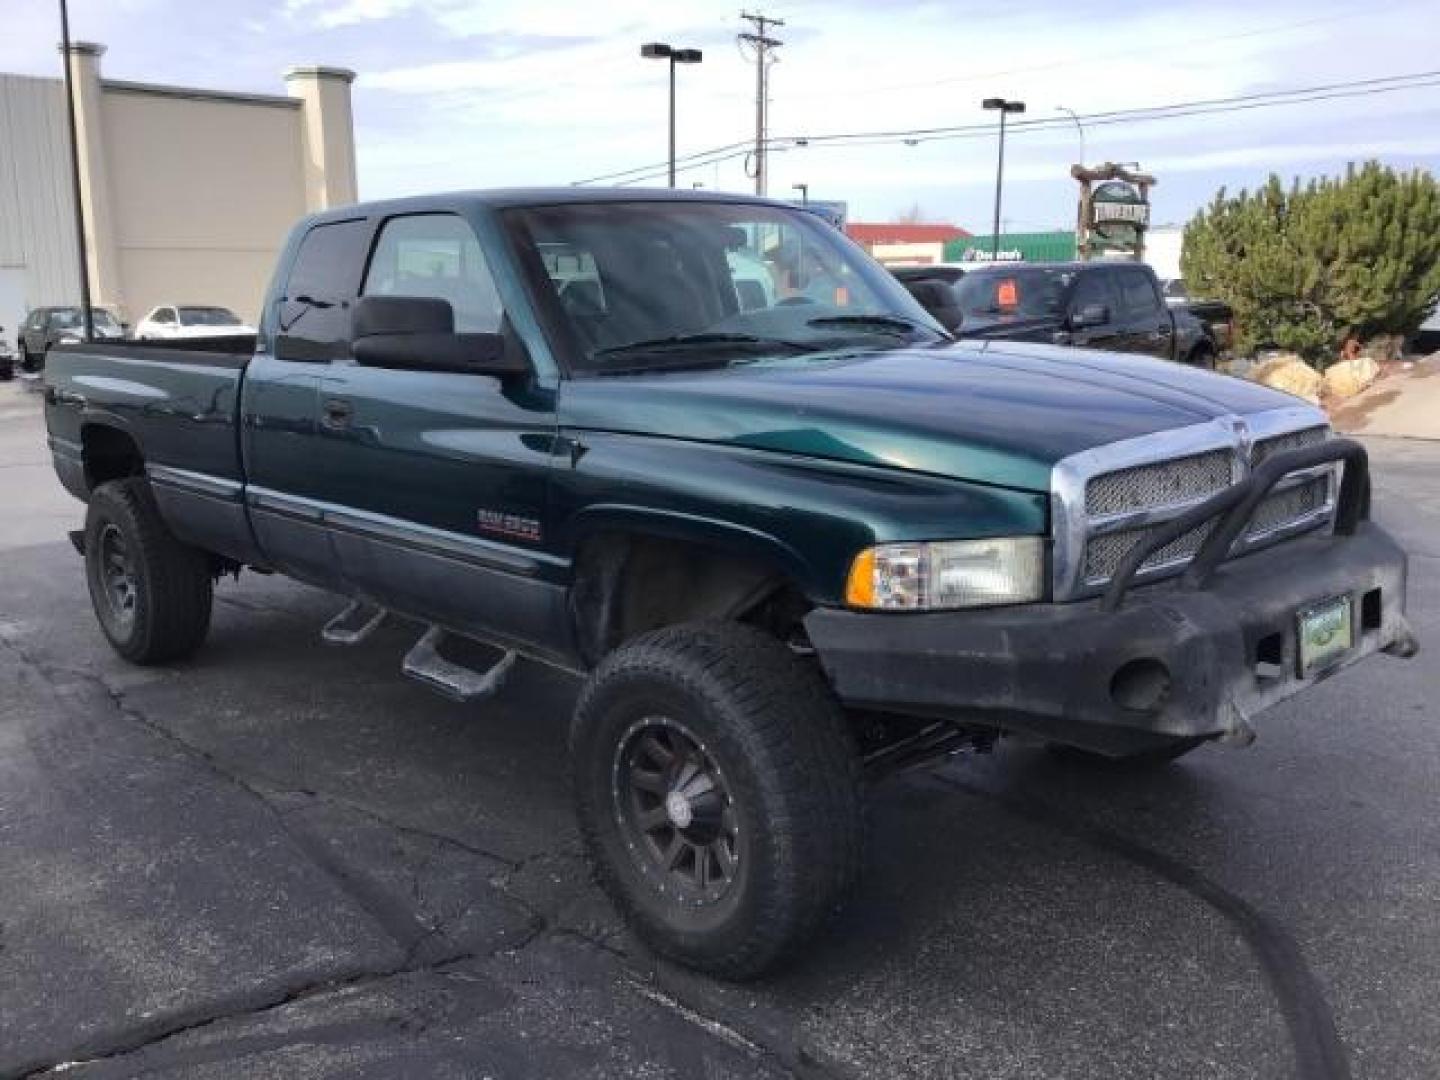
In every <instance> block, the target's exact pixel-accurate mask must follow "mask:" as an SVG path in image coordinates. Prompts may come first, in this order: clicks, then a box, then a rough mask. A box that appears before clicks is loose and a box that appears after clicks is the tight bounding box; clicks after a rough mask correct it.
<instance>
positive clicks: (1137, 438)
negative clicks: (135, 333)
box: [45, 189, 1414, 976]
mask: <svg viewBox="0 0 1440 1080" xmlns="http://www.w3.org/2000/svg"><path fill="white" fill-rule="evenodd" d="M965 280H967V281H968V280H970V278H969V277H967V278H966V279H965ZM252 345H253V348H251V349H249V350H248V351H240V350H244V349H247V347H249V346H252ZM45 394H46V417H47V422H48V426H49V432H50V445H51V448H52V452H53V456H54V461H55V466H56V469H57V471H58V473H59V475H60V478H61V480H62V481H63V483H64V484H65V485H66V487H67V488H68V489H69V490H70V491H71V492H73V493H74V494H75V495H76V496H77V497H78V498H79V499H82V500H84V501H85V502H86V503H87V504H88V505H87V510H86V515H85V526H84V529H83V531H81V532H77V533H76V534H75V537H74V539H75V542H76V544H77V546H78V547H79V548H80V550H81V551H82V553H83V555H84V562H85V575H86V580H87V583H88V586H89V591H90V595H91V599H92V602H93V605H94V609H95V613H96V616H97V618H98V621H99V624H100V628H101V630H102V631H103V632H104V634H105V635H106V636H107V637H108V639H109V640H110V642H111V643H112V644H113V646H114V647H115V649H116V650H118V651H119V653H120V654H121V655H122V656H125V657H127V658H128V659H130V660H132V661H134V662H136V663H141V664H155V663H162V662H165V661H168V660H174V659H176V658H178V657H182V656H185V655H186V654H188V653H191V652H193V651H194V650H195V649H197V648H199V647H200V645H201V644H202V642H203V640H204V638H205V636H206V631H207V627H208V624H209V620H210V605H211V594H212V588H213V585H214V582H215V580H216V579H217V578H218V577H219V576H220V575H223V574H226V573H231V572H238V571H239V570H240V569H241V568H243V567H253V568H257V569H260V570H265V571H274V572H279V573H282V574H286V575H289V576H291V577H294V578H297V579H299V580H301V581H305V582H309V583H311V584H313V585H316V586H319V587H320V588H322V589H327V590H332V591H334V592H335V593H337V594H341V595H343V596H344V597H346V598H347V599H348V601H349V603H348V606H347V607H345V608H344V610H343V611H341V612H340V613H339V614H338V615H337V617H336V618H335V619H334V620H333V621H332V622H331V623H330V624H329V625H327V626H326V627H325V628H324V629H323V631H322V634H323V637H324V640H325V641H327V642H330V643H332V644H335V645H346V644H353V643H355V642H357V641H361V640H363V639H365V637H366V636H367V635H368V634H369V633H370V631H371V630H373V629H374V627H375V626H376V625H377V624H378V623H379V622H380V620H382V619H384V618H386V617H387V616H390V615H391V614H392V613H393V615H394V616H399V617H405V618H407V619H411V620H414V621H416V622H417V623H418V624H419V625H418V627H417V637H418V640H417V641H416V643H415V646H414V648H412V649H411V650H410V652H409V653H408V654H407V655H406V656H405V657H404V659H403V660H402V661H401V663H402V667H403V670H404V671H405V672H406V673H407V674H409V675H412V676H414V677H415V678H417V679H419V680H421V681H422V682H424V683H425V684H426V685H427V686H430V687H432V688H434V689H437V690H440V691H442V692H444V693H446V694H448V695H450V696H452V697H454V698H456V699H458V700H462V701H474V700H478V699H481V698H483V697H485V696H487V695H490V694H494V693H496V692H499V690H500V689H501V686H502V683H503V681H504V678H505V675H506V673H507V672H509V671H510V670H511V668H512V667H513V665H514V664H515V663H516V662H517V658H518V657H525V658H528V659H530V660H533V661H538V662H542V663H545V664H549V665H553V666H555V667H558V668H562V669H565V670H567V671H571V672H574V673H577V674H580V675H582V676H583V677H584V679H585V686H584V689H583V692H582V694H581V696H580V700H579V703H578V706H577V708H576V710H575V714H574V717H573V720H572V726H571V734H570V761H571V773H572V777H573V787H574V794H575V804H576V810H577V814H578V817H579V822H580V827H581V832H582V835H583V836H584V838H585V841H586V843H587V845H588V847H589V850H590V853H591V855H592V857H593V860H594V863H595V866H596V868H597V871H598V875H599V878H600V880H601V881H602V883H603V884H604V886H605V887H606V888H607V890H608V891H609V892H610V894H611V895H612V896H613V897H614V899H615V901H616V903H617V904H618V906H619V907H620V908H621V909H622V910H623V911H624V912H625V913H626V915H627V916H628V917H629V918H630V920H631V921H632V923H633V924H634V925H635V927H636V929H637V930H638V932H639V933H640V934H641V935H642V936H643V937H644V938H645V939H646V940H647V941H649V942H650V943H651V944H652V945H653V946H655V947H656V948H657V949H659V950H661V951H662V952H664V953H666V954H668V955H670V956H673V957H677V958H679V959H681V960H682V961H684V962H686V963H689V964H692V965H695V966H697V967H700V968H704V969H706V970H710V971H715V972H719V973H722V974H726V975H730V976H747V975H754V974H756V973H758V972H760V971H762V970H764V969H766V968H767V967H769V966H771V965H773V964H774V963H775V962H777V961H778V960H779V959H781V958H782V957H784V956H785V955H786V954H788V953H790V952H792V951H793V950H794V949H795V948H796V947H797V946H798V945H799V944H800V943H801V942H803V941H804V940H805V939H806V936H807V935H808V934H809V933H810V932H811V931H813V930H814V929H815V928H816V926H817V925H819V923H820V922H821V921H822V920H823V919H824V917H825V916H826V915H827V914H829V913H830V912H831V911H832V910H833V909H834V908H835V906H836V904H837V902H838V901H839V900H840V899H841V898H842V897H843V896H844V894H845V893H846V890H847V888H848V886H849V885H850V884H851V882H852V881H853V880H854V879H855V877H856V874H857V872H858V870H859V867H860V863H861V854H862V852H861V849H862V843H861V838H862V834H863V829H862V805H863V798H862V796H863V792H864V790H865V785H866V782H867V780H868V779H870V778H873V777H876V776H880V775H883V774H884V773H886V772H888V771H891V770H894V769H897V768H901V767H904V766H907V765H910V764H912V763H918V762H924V761H927V760H930V759H932V758H935V757H939V756H944V755H947V754H951V753H954V752H957V751H960V750H963V749H985V748H988V747H990V746H991V745H993V743H994V742H995V740H996V739H997V738H998V737H1001V736H1011V735H1016V736H1024V737H1027V738H1031V739H1036V740H1040V741H1043V742H1046V743H1050V744H1056V745H1058V746H1062V747H1067V748H1071V749H1072V750H1078V751H1080V752H1083V753H1087V754H1090V755H1094V756H1096V757H1104V758H1108V759H1121V760H1127V761H1129V762H1131V763H1147V762H1151V763H1153V762H1157V761H1162V760H1168V759H1171V758H1175V757H1177V756H1179V755H1181V754H1183V753H1185V752H1187V751H1189V750H1191V749H1193V748H1195V747H1196V746H1199V745H1200V744H1202V743H1204V742H1206V741H1209V740H1213V739H1229V740H1231V741H1237V740H1238V741H1242V742H1243V741H1245V740H1247V739H1248V738H1250V737H1251V735H1252V721H1253V720H1254V718H1255V716H1256V715H1257V714H1258V713H1260V712H1261V711H1262V710H1263V709H1265V708H1266V707H1268V706H1270V705H1272V704H1273V703H1275V702H1277V701H1280V700H1281V699H1283V698H1286V697H1288V696H1289V695H1291V694H1295V693H1298V692H1301V691H1303V690H1304V689H1305V688H1307V687H1308V686H1310V685H1312V684H1313V683H1314V682H1315V681H1316V680H1318V679H1321V678H1324V677H1326V676H1329V675H1331V674H1333V673H1335V672H1336V671H1338V670H1340V669H1342V668H1344V667H1346V666H1347V665H1350V664H1353V663H1356V662H1357V661H1360V660H1361V659H1362V658H1365V657H1368V656H1370V655H1371V654H1374V653H1377V652H1381V651H1385V652H1391V653H1401V654H1406V653H1408V652H1410V651H1412V650H1413V647H1414V643H1413V639H1412V637H1411V634H1410V631H1409V628H1408V626H1407V624H1406V621H1405V616H1404V603H1405V572H1406V562H1405V557H1404V555H1403V553H1402V552H1401V551H1400V549H1399V548H1398V547H1397V546H1396V545H1395V544H1394V543H1393V542H1392V541H1391V539H1390V538H1389V537H1388V536H1387V535H1386V534H1385V533H1384V532H1383V531H1382V530H1381V529H1379V528H1377V527H1376V526H1375V525H1374V524H1372V523H1371V522H1370V521H1369V520H1368V516H1369V515H1368V507H1369V494H1368V493H1369V488H1368V473H1367V470H1366V460H1365V453H1364V450H1363V449H1362V448H1361V447H1360V446H1359V445H1357V444H1355V443H1352V442H1349V441H1347V440H1344V439H1338V438H1334V437H1332V435H1331V433H1330V431H1329V428H1328V427H1327V425H1326V422H1325V416H1324V414H1323V413H1321V412H1319V411H1317V410H1315V409H1313V408H1311V407H1309V406H1307V405H1305V404H1304V403H1303V402H1300V401H1299V400H1297V399H1295V398H1292V397H1289V396H1286V395H1284V394H1280V393H1278V392H1275V391H1273V390H1269V389H1266V388H1264V387H1261V386H1257V385H1254V384H1250V383H1246V382H1243V381H1240V380H1238V379H1231V378H1225V377H1221V376H1217V375H1213V374H1210V373H1208V372H1204V371H1197V370H1194V369H1193V368H1189V367H1185V366H1180V365H1176V364H1167V363H1157V362H1155V361H1153V360H1151V359H1148V358H1144V357H1136V356H1125V355H1113V354H1106V353H1099V352H1087V351H1080V350H1073V349H1064V348H1057V347H1055V346H1053V345H1046V344H1035V343H1032V342H1028V341H1006V340H1001V339H998V338H992V339H989V340H985V341H975V342H959V343H957V342H955V341H954V340H953V339H952V338H951V336H950V335H949V334H947V333H946V332H945V331H944V330H942V329H941V327H940V326H939V325H938V324H936V323H935V322H933V321H932V320H931V319H930V318H929V317H928V316H927V315H926V313H925V311H924V310H923V309H922V308H921V307H920V306H919V305H918V304H917V303H916V302H915V301H914V300H913V299H912V298H911V297H910V296H909V295H908V294H907V293H906V292H905V291H904V290H903V288H902V287H901V286H900V285H899V283H897V282H896V281H894V280H893V279H892V278H891V277H890V276H889V275H888V274H886V273H885V271H884V270H883V269H882V268H881V267H880V266H878V265H877V264H875V263H874V262H872V261H871V260H870V259H869V258H868V256H866V255H865V254H864V252H862V251H861V250H860V249H859V248H858V247H856V246H855V245H853V244H852V243H851V242H850V241H848V240H847V239H846V238H845V237H844V236H842V235H841V234H840V233H839V232H837V231H836V230H834V229H832V228H830V227H828V226H827V225H825V224H824V223H823V222H822V221H820V220H819V219H818V218H816V217H814V216H813V215H811V214H807V213H804V212H802V211H800V210H797V209H795V208H793V207H788V206H785V205H783V204H777V203H771V202H766V201H763V200H758V199H748V198H743V197H735V196H721V195H713V194H708V193H670V194H662V193H644V194H641V193H637V192H634V191H614V192H606V191H596V190H591V189H562V190H558V191H551V190H534V191H506V192H495V193H489V194H468V195H456V196H435V197H427V198H416V199H406V200H401V201H395V202H385V203H374V204H368V205H362V206H354V207H347V208H344V209H340V210H333V211H330V212H327V213H325V214H321V215H319V216H316V217H312V218H309V219H307V220H305V221H303V222H301V223H300V225H299V226H297V227H296V229H295V230H294V233H293V234H292V236H291V237H290V240H289V242H288V244H287V246H286V247H285V250H284V252H283V254H282V255H281V257H280V261H279V265H278V268H277V270H276V273H275V276H274V280H273V283H272V284H271V286H270V289H269V292H268V294H267V296H266V298H265V302H264V305H263V316H262V320H261V325H260V327H259V332H258V335H257V337H256V339H255V340H254V341H253V342H244V341H239V340H237V339H230V340H227V341H223V342H221V341H216V342H200V343H186V342H180V343H177V344H176V345H175V346H174V347H170V348H157V347H155V346H154V345H152V344H91V345H86V344H82V345H65V344H60V345H57V346H55V347H54V348H53V349H52V350H51V352H50V356H49V361H48V363H47V365H46V371H45ZM456 639H473V640H474V641H478V642H481V643H485V644H488V645H491V646H494V653H495V657H496V659H495V660H494V662H493V664H492V665H490V666H488V667H486V668H484V669H481V668H480V667H479V666H477V665H473V664H472V665H467V664H465V663H462V662H461V658H460V657H459V656H457V654H456V652H455V651H454V648H453V645H454V643H455V641H456ZM516 812H517V813H521V812H523V808H521V807H517V808H516Z"/></svg>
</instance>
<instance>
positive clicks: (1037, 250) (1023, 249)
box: [945, 229, 1075, 263]
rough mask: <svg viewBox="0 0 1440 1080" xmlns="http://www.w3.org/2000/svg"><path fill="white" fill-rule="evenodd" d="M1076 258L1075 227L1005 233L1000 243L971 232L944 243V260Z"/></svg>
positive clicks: (958, 261)
mask: <svg viewBox="0 0 1440 1080" xmlns="http://www.w3.org/2000/svg"><path fill="white" fill-rule="evenodd" d="M997 246H998V248H999V250H998V252H997V251H996V248H997ZM1073 258H1075V233H1074V230H1064V229H1058V230H1056V231H1054V232H1028V233H1004V234H1003V235H1002V236H1001V237H1000V243H999V244H998V245H996V243H995V239H994V237H993V236H969V237H966V238H965V239H963V240H952V241H951V242H950V243H948V244H946V245H945V261H946V262H953V263H970V262H973V263H988V262H995V261H997V260H998V261H999V262H1069V261H1070V260H1071V259H1073Z"/></svg>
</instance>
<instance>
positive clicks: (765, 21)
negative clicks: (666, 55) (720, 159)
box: [736, 11, 785, 195]
mask: <svg viewBox="0 0 1440 1080" xmlns="http://www.w3.org/2000/svg"><path fill="white" fill-rule="evenodd" d="M740 18H742V19H744V20H745V21H746V22H748V23H750V25H752V26H753V27H755V30H754V32H753V33H745V34H738V35H736V38H737V40H739V41H743V42H747V43H748V44H749V45H750V46H751V47H752V48H754V50H755V194H756V195H764V194H765V153H766V150H767V149H768V147H767V145H766V137H765V128H766V120H767V119H768V115H767V114H768V113H769V111H770V96H769V95H770V90H769V81H770V65H771V64H772V63H774V61H773V60H772V59H771V52H772V50H774V49H778V48H779V47H780V46H781V45H783V44H785V43H784V42H783V41H781V40H780V39H779V38H773V37H770V36H768V35H767V34H766V33H765V28H766V27H767V26H784V25H785V21H784V20H783V19H772V18H770V17H768V16H766V15H764V14H760V15H752V14H750V13H749V12H746V11H742V12H741V13H740Z"/></svg>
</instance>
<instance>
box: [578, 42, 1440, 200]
mask: <svg viewBox="0 0 1440 1080" xmlns="http://www.w3.org/2000/svg"><path fill="white" fill-rule="evenodd" d="M1433 86H1440V70H1435V71H1421V72H1413V73H1410V74H1406V75H1391V76H1385V77H1380V78H1371V79H1355V80H1351V81H1349V82H1342V83H1329V84H1325V85H1320V86H1311V87H1301V88H1297V89H1293V90H1276V91H1270V92H1268V93H1257V94H1242V95H1237V96H1235V97H1229V98H1208V99H1201V100H1197V101H1185V102H1174V103H1171V104H1169V105H1154V106H1148V107H1144V108H1137V109H1114V110H1109V111H1105V112H1095V113H1089V114H1085V113H1082V114H1080V118H1081V120H1083V121H1084V122H1085V123H1086V124H1087V125H1088V126H1091V127H1109V126H1113V125H1116V124H1127V123H1145V122H1153V121H1157V120H1172V119H1183V118H1185V117H1192V116H1210V115H1217V114H1223V113H1231V112H1243V111H1251V110H1254V109H1261V108H1273V107H1276V106H1282V105H1303V104H1310V103H1314V102H1319V101H1331V100H1337V99H1342V98H1354V97H1368V96H1372V95H1376V94H1386V93H1393V92H1396V91H1403V90H1417V89H1425V88H1428V87H1433ZM1071 123H1072V121H1071V120H1070V119H1069V118H1068V117H1066V118H1060V117H1053V118H1036V119H1034V120H1025V121H1017V122H1016V123H1015V124H1013V125H1011V129H1010V130H1011V133H1013V134H1026V133H1033V132H1044V131H1053V130H1058V129H1061V128H1068V126H1069V125H1070V124H1071ZM993 135H994V125H993V124H968V125H955V126H950V127H936V128H913V129H910V130H906V131H871V132H837V133H831V134H827V135H810V136H804V135H802V136H787V137H777V138H773V139H769V140H767V146H766V149H767V151H769V152H775V151H779V150H786V149H790V148H801V147H804V148H810V149H838V148H841V147H861V146H893V145H896V144H899V143H905V144H909V145H918V144H919V143H922V142H940V141H949V140H957V139H967V138H990V137H993ZM744 145H745V144H743V143H731V144H728V145H726V146H719V147H712V148H711V149H710V150H702V151H698V152H697V153H695V154H692V155H690V156H689V158H688V159H686V160H687V162H688V163H687V164H686V166H685V168H684V169H681V170H680V171H682V172H683V171H690V170H692V169H696V168H702V167H708V166H710V165H715V164H718V163H720V162H723V161H729V160H733V159H735V158H737V157H744V156H746V155H748V154H749V152H750V151H748V150H744V149H740V148H741V147H743V146H744ZM657 167H658V169H659V170H660V171H659V172H656V171H655V170H656V169H657ZM667 167H668V163H666V162H660V163H659V164H658V166H657V165H643V166H637V167H636V168H634V169H627V170H624V171H623V172H621V173H615V174H611V177H618V176H625V177H627V179H624V180H621V181H619V182H620V183H621V184H635V183H643V182H644V181H646V180H650V179H654V178H655V177H656V176H659V175H663V174H664V170H665V169H666V168H667ZM611 177H605V178H601V179H610V178H611Z"/></svg>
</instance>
